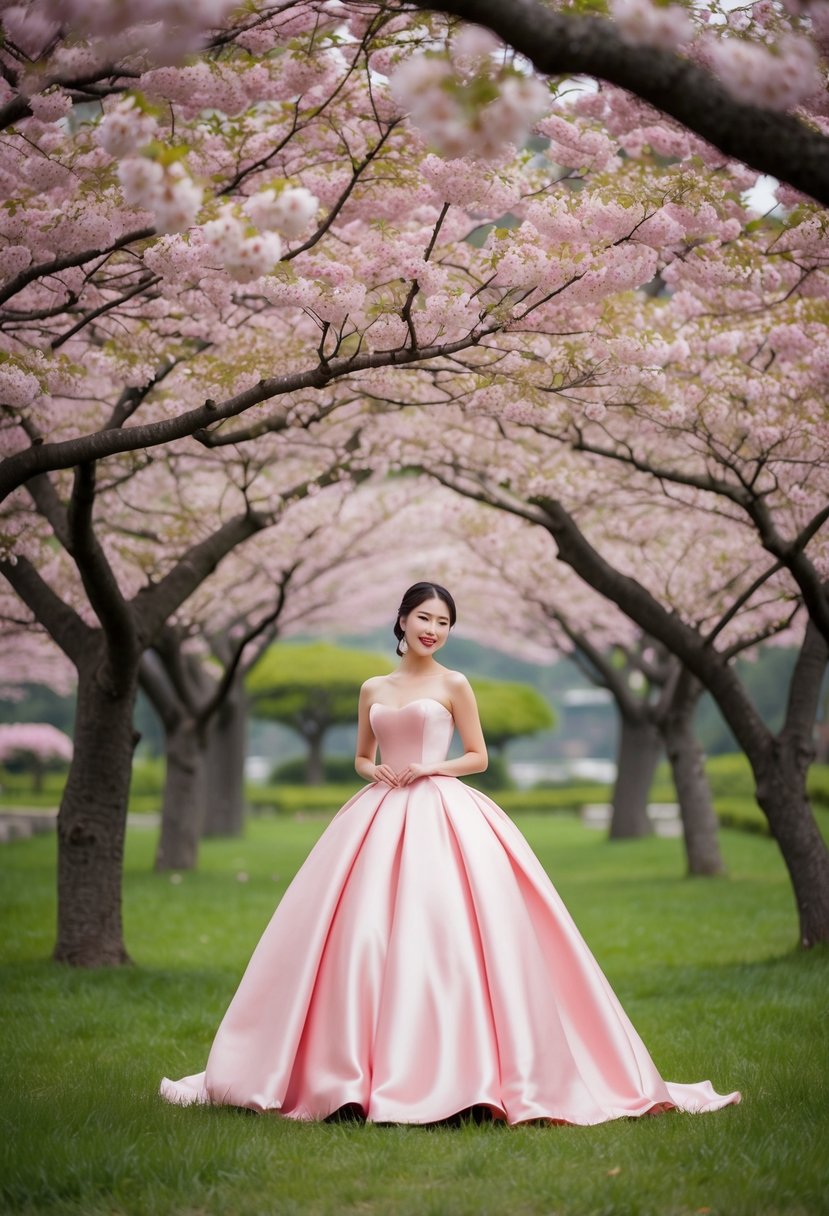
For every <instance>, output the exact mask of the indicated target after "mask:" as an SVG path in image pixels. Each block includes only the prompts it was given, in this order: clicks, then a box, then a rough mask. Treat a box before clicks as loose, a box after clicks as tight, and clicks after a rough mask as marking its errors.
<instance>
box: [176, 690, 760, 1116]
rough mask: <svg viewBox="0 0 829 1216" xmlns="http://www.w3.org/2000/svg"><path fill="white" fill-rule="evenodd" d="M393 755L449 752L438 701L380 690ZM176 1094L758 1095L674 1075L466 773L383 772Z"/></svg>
mask: <svg viewBox="0 0 829 1216" xmlns="http://www.w3.org/2000/svg"><path fill="white" fill-rule="evenodd" d="M371 721H372V726H373V729H374V732H375V734H376V737H377V740H378V742H379V745H380V750H381V755H382V759H383V762H384V763H386V764H389V765H390V766H391V767H392V768H393V769H394V770H395V771H399V770H400V769H402V768H404V767H405V765H407V764H409V763H411V762H412V761H420V762H423V763H426V764H432V763H438V762H440V761H442V760H443V759H445V757H446V754H447V752H448V749H449V744H450V742H451V739H452V734H453V730H454V723H453V720H452V715H451V714H450V712H449V710H448V709H447V708H446V707H445V706H444V705H442V704H441V703H440V702H438V701H435V700H432V699H431V698H421V699H419V700H417V701H413V702H410V703H409V704H408V705H405V706H403V707H402V708H398V709H394V708H391V707H389V706H383V705H373V706H372V708H371ZM161 1094H162V1096H163V1097H164V1098H166V1099H167V1100H168V1101H170V1102H177V1103H191V1102H212V1103H221V1104H226V1105H231V1106H241V1107H249V1108H252V1109H254V1110H258V1111H273V1112H279V1113H281V1114H282V1115H284V1116H287V1117H289V1118H292V1119H308V1120H310V1119H323V1118H325V1117H326V1116H327V1115H329V1114H331V1113H332V1112H334V1111H335V1110H337V1109H338V1108H339V1107H341V1106H344V1105H346V1104H348V1103H356V1104H358V1105H359V1106H360V1107H362V1110H363V1113H364V1114H365V1116H366V1118H367V1119H369V1120H372V1121H375V1122H393V1123H428V1122H432V1121H434V1120H438V1119H443V1118H446V1117H448V1116H450V1115H452V1114H455V1113H456V1112H458V1111H460V1110H464V1109H466V1108H467V1107H470V1106H476V1105H477V1106H488V1107H490V1108H491V1111H492V1114H493V1115H494V1117H496V1118H499V1119H506V1120H507V1121H508V1122H509V1123H520V1122H522V1121H525V1120H530V1119H549V1120H554V1121H556V1122H563V1123H575V1124H593V1123H601V1122H604V1121H605V1120H608V1119H617V1118H621V1117H624V1116H629V1115H644V1114H648V1113H652V1112H656V1111H660V1110H669V1109H671V1108H673V1107H676V1108H678V1109H680V1110H684V1111H710V1110H716V1109H718V1108H719V1107H721V1106H724V1105H726V1104H728V1103H732V1102H739V1100H740V1095H739V1094H738V1093H731V1094H726V1095H721V1094H718V1093H716V1092H715V1091H714V1089H713V1088H712V1086H711V1083H710V1082H709V1081H701V1082H699V1083H697V1084H693V1085H680V1084H674V1083H673V1082H666V1081H663V1080H662V1078H661V1077H660V1075H659V1073H658V1072H657V1070H656V1067H655V1065H654V1063H653V1061H652V1060H651V1058H650V1056H649V1055H648V1052H647V1050H646V1049H645V1046H644V1044H643V1043H642V1041H641V1039H640V1038H639V1036H638V1034H637V1033H636V1031H635V1030H634V1028H633V1026H632V1025H631V1023H630V1021H629V1020H628V1018H627V1016H626V1015H625V1013H624V1011H623V1009H622V1007H621V1005H620V1004H619V1002H618V1000H617V999H616V996H615V995H614V993H613V991H612V990H611V988H610V985H609V984H608V982H607V980H606V979H605V977H604V975H603V974H602V972H601V970H600V969H599V966H598V964H597V963H596V961H595V959H594V958H593V955H592V954H591V953H590V951H589V949H588V948H587V945H586V944H585V942H584V940H583V939H582V937H581V936H580V934H579V932H578V930H577V929H576V927H575V925H574V923H573V921H572V920H571V918H570V915H569V914H568V912H567V910H566V908H565V907H564V905H563V903H562V901H561V899H560V898H559V896H558V894H557V893H556V891H555V889H554V887H553V885H552V883H551V882H550V880H549V878H548V877H547V874H546V872H545V871H544V869H543V868H542V866H541V863H540V862H539V861H538V859H537V858H536V856H535V854H534V853H533V852H532V850H531V848H530V846H529V844H528V843H527V841H526V840H525V839H524V837H523V836H522V834H521V832H520V831H519V830H518V828H517V827H516V826H515V824H514V823H513V822H512V820H511V819H510V818H509V817H508V815H507V814H506V813H505V812H504V811H502V810H501V809H500V807H498V806H497V805H496V804H495V803H494V802H492V801H491V799H489V798H487V797H486V796H485V795H483V794H481V793H478V792H477V791H476V790H473V789H471V788H470V787H469V786H467V785H464V784H463V782H461V781H459V780H458V779H457V778H454V777H421V778H419V779H417V780H416V781H414V782H413V783H412V784H411V785H409V786H408V787H405V788H395V787H392V786H389V785H388V784H385V783H378V784H374V785H369V786H367V787H366V788H365V789H363V790H361V791H360V792H359V793H358V794H356V795H355V796H354V797H353V798H352V799H351V800H350V801H349V802H347V803H346V804H345V806H344V807H342V809H341V810H340V811H338V813H337V814H336V815H335V816H334V818H333V820H332V821H331V823H330V825H329V826H328V827H327V829H326V830H325V832H324V833H323V834H322V836H321V837H320V839H319V840H318V842H317V843H316V845H315V846H314V848H313V849H312V850H311V852H310V854H309V855H308V857H307V859H306V861H305V862H304V864H303V865H302V867H301V869H300V870H299V872H298V873H297V875H296V877H295V878H294V880H293V882H292V883H291V885H290V886H289V888H288V890H287V891H286V892H285V895H284V897H283V899H282V901H281V902H280V904H279V906H278V907H277V909H276V912H275V913H274V916H273V918H272V920H271V922H270V924H269V925H268V927H267V929H266V930H265V932H264V934H263V936H262V938H261V940H260V942H259V944H258V945H257V947H256V949H255V951H254V953H253V957H252V958H251V960H250V963H249V964H248V968H247V970H246V972H245V974H244V976H243V978H242V981H241V983H240V985H239V988H238V990H237V992H236V995H235V996H234V997H233V1000H232V1002H231V1004H230V1007H229V1008H228V1011H227V1013H226V1014H225V1017H224V1020H223V1021H222V1023H221V1025H220V1027H219V1030H218V1032H217V1034H216V1038H215V1040H214V1043H213V1047H212V1049H211V1051H210V1055H209V1058H208V1061H207V1068H206V1071H205V1072H203V1073H199V1074H197V1075H195V1076H190V1077H185V1078H183V1079H182V1080H180V1081H171V1080H169V1079H167V1078H165V1079H164V1080H163V1081H162V1084H161Z"/></svg>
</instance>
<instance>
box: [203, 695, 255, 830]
mask: <svg viewBox="0 0 829 1216" xmlns="http://www.w3.org/2000/svg"><path fill="white" fill-rule="evenodd" d="M247 733H248V705H247V696H246V694H245V689H244V685H243V683H242V680H241V679H239V680H236V681H234V685H233V687H232V688H231V690H230V691H229V693H228V695H227V697H226V699H225V700H224V701H223V702H222V704H221V705H220V706H219V708H218V710H217V712H216V714H215V715H214V717H213V719H212V720H211V723H210V730H209V734H208V745H207V772H208V780H207V788H206V791H205V821H204V835H205V836H241V835H242V831H243V829H244V823H245V757H246V754H247Z"/></svg>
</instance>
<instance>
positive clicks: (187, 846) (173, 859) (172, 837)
mask: <svg viewBox="0 0 829 1216" xmlns="http://www.w3.org/2000/svg"><path fill="white" fill-rule="evenodd" d="M165 743H166V756H167V774H166V778H165V781H164V802H163V804H162V807H161V835H160V837H159V841H158V849H157V851H156V855H155V868H156V870H192V869H194V868H195V865H196V861H197V858H198V852H199V839H200V837H201V829H202V823H203V821H204V803H205V786H206V770H207V763H206V752H205V746H204V734H203V732H202V731H200V730H199V729H198V727H197V726H196V724H195V722H194V721H193V719H192V718H191V717H190V716H189V715H183V716H182V717H181V718H180V719H179V720H178V722H177V723H176V724H175V725H174V726H169V727H168V729H167V731H166V736H165Z"/></svg>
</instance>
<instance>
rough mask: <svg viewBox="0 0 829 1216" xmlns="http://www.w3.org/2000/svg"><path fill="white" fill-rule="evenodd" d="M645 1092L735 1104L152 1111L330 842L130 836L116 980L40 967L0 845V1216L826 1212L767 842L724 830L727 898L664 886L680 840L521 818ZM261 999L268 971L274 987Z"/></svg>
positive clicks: (29, 897)
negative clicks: (170, 866)
mask: <svg viewBox="0 0 829 1216" xmlns="http://www.w3.org/2000/svg"><path fill="white" fill-rule="evenodd" d="M518 822H519V825H520V827H521V828H522V830H523V831H524V833H525V834H526V835H527V837H528V839H529V840H530V842H531V844H532V845H533V847H534V848H535V850H536V851H537V853H538V855H539V857H540V858H541V860H542V861H543V863H544V864H545V865H546V867H547V868H548V870H549V872H550V873H551V875H552V876H553V878H554V880H555V882H556V885H557V886H558V889H559V890H560V892H561V894H562V895H563V897H564V898H565V900H566V902H567V903H568V905H569V907H570V909H571V911H572V912H573V914H574V916H575V917H576V920H577V922H578V923H579V925H580V927H581V929H582V932H583V933H584V935H585V937H586V938H587V941H588V942H589V943H590V945H591V947H592V948H593V950H594V952H595V953H596V955H597V957H598V959H599V962H600V963H601V965H602V966H603V967H604V969H605V971H606V973H607V975H608V977H609V979H610V981H611V983H612V984H613V985H614V987H615V989H616V991H617V992H618V994H619V996H620V997H621V999H622V1001H623V1004H624V1005H625V1007H626V1009H627V1010H628V1012H629V1013H630V1015H631V1017H632V1018H633V1021H634V1023H635V1025H636V1026H637V1028H638V1029H639V1031H640V1033H641V1034H642V1036H643V1038H644V1039H645V1042H646V1043H647V1045H648V1047H649V1048H650V1050H651V1052H652V1054H653V1056H654V1058H655V1059H656V1061H657V1064H658V1065H659V1067H660V1069H661V1071H662V1073H663V1075H665V1076H666V1077H668V1078H669V1079H671V1080H700V1079H703V1078H706V1077H710V1079H711V1080H712V1081H713V1083H714V1085H715V1086H716V1087H717V1088H719V1089H721V1090H727V1089H731V1088H739V1089H741V1090H742V1092H743V1103H742V1105H741V1106H739V1107H731V1108H728V1109H726V1110H724V1111H721V1112H718V1113H716V1114H711V1115H700V1116H690V1115H678V1114H670V1115H664V1116H660V1117H658V1118H652V1119H640V1120H629V1121H618V1122H614V1123H611V1124H606V1125H603V1126H600V1127H594V1128H566V1127H516V1128H507V1127H504V1126H503V1125H498V1124H496V1125H492V1124H490V1125H487V1124H484V1125H480V1126H479V1125H476V1124H474V1123H469V1122H467V1123H464V1124H462V1125H461V1126H460V1127H445V1126H440V1127H407V1126H399V1127H382V1126H381V1127H377V1126H373V1125H370V1124H368V1125H359V1124H349V1123H331V1124H325V1123H320V1124H301V1123H295V1122H293V1121H290V1120H282V1119H279V1118H278V1117H269V1116H264V1117H262V1116H254V1115H249V1114H246V1113H243V1112H237V1111H233V1110H229V1109H221V1108H217V1109H200V1108H197V1109H192V1108H191V1109H179V1108H175V1107H169V1106H167V1105H165V1104H164V1103H162V1102H161V1101H160V1100H159V1099H158V1098H157V1097H156V1087H157V1085H158V1080H159V1078H160V1077H161V1075H162V1074H165V1073H166V1074H167V1075H170V1076H180V1075H182V1074H184V1073H186V1072H191V1071H197V1070H199V1069H201V1068H202V1067H203V1066H204V1062H205V1059H206V1055H207V1051H208V1048H209V1045H210V1041H211V1038H212V1034H213V1032H214V1030H215V1028H216V1025H217V1022H218V1020H219V1018H220V1017H221V1015H222V1013H223V1011H224V1008H225V1006H226V1004H227V1001H228V999H229V998H230V996H231V995H232V993H233V990H234V988H235V985H236V983H237V981H238V978H239V975H240V973H241V970H242V969H243V967H244V965H245V962H246V961H247V958H248V956H249V953H250V951H251V949H252V947H253V945H254V944H255V942H256V940H257V938H258V935H259V934H260V932H261V930H262V928H263V927H264V925H265V923H266V922H267V919H268V917H269V916H270V913H271V911H272V909H273V906H274V904H275V903H276V901H277V900H278V898H279V897H280V895H281V893H282V891H283V890H284V888H285V885H286V884H287V882H288V881H289V879H290V877H291V876H292V875H293V873H294V872H295V870H296V868H297V866H298V865H299V864H300V862H301V861H302V859H303V857H304V856H305V854H306V853H307V851H308V849H309V848H310V847H311V845H312V843H313V841H314V840H315V839H316V837H317V836H318V834H319V832H320V831H321V830H322V828H323V827H324V825H325V820H324V819H313V818H305V819H304V820H300V821H297V820H290V819H273V818H268V819H262V820H258V821H254V822H253V823H252V824H251V825H250V829H249V834H248V836H247V838H246V839H245V840H243V841H237V842H217V841H211V842H207V843H206V844H205V845H204V847H203V850H202V864H201V868H200V870H199V872H198V873H195V874H185V875H182V876H180V881H177V882H176V881H173V880H172V878H171V877H170V876H163V875H156V874H154V873H152V871H151V864H152V852H153V845H154V833H152V832H150V831H148V830H146V829H140V828H137V829H133V830H131V832H130V835H129V840H128V855H127V876H126V884H125V908H124V913H125V927H126V936H127V941H128V945H129V948H130V950H131V952H132V955H133V957H134V959H135V961H136V964H137V966H135V967H132V968H125V969H121V970H119V971H114V972H78V971H73V970H71V969H68V968H62V967H56V966H54V965H53V964H51V963H49V962H48V961H46V960H47V956H48V953H49V950H50V948H51V945H52V937H53V923H54V895H53V878H54V848H55V844H54V839H53V838H52V837H37V838H34V839H32V840H28V841H20V842H17V843H14V844H10V845H6V846H3V847H2V848H0V909H1V910H2V924H3V927H4V931H3V934H2V940H0V1011H1V1013H0V1016H2V1026H3V1030H2V1038H0V1060H2V1066H3V1077H4V1084H3V1086H2V1092H1V1094H0V1211H3V1212H10V1213H11V1212H14V1213H21V1214H29V1216H32V1214H34V1213H65V1214H67V1216H69V1214H72V1216H81V1214H83V1216H104V1214H107V1216H168V1214H172V1213H176V1214H180V1216H208V1214H210V1216H213V1214H216V1216H263V1214H266V1216H270V1214H280V1216H281V1214H283V1213H285V1214H297V1216H299V1214H300V1213H301V1214H303V1216H305V1214H311V1216H323V1214H329V1213H330V1214H332V1216H333V1214H335V1213H336V1214H337V1216H339V1214H340V1213H348V1214H354V1216H358V1214H359V1216H467V1214H468V1216H496V1214H498V1216H500V1214H504V1216H507V1214H509V1216H513V1214H516V1216H524V1214H527V1216H536V1214H537V1216H542V1214H543V1216H617V1214H618V1216H694V1214H698V1213H710V1214H711V1216H783V1214H784V1213H785V1214H786V1216H818V1214H820V1213H826V1212H827V1211H829V1201H828V1200H827V1196H829V1165H827V1162H829V1154H827V1150H826V1145H827V1143H829V1103H828V1102H827V1092H829V1060H827V992H829V952H827V951H826V950H821V951H815V952H813V953H812V954H810V955H805V956H804V955H799V954H797V953H795V952H794V951H793V950H792V945H793V942H794V939H795V932H796V926H795V917H794V908H793V903H792V898H791V894H790V889H789V885H788V882H787V879H786V875H785V872H784V869H783V866H782V863H781V861H780V859H779V854H778V852H777V850H776V848H775V846H774V845H773V844H772V843H771V842H770V841H769V840H767V839H765V838H763V837H760V836H752V835H747V834H742V833H735V832H725V833H724V834H723V842H722V843H723V848H724V851H725V854H726V857H727V860H728V864H729V868H730V877H729V878H728V879H725V880H723V879H717V880H707V881H702V880H696V881H688V880H686V879H684V878H682V877H681V874H682V856H681V844H680V842H679V841H675V840H663V839H648V840H644V841H636V842H625V843H619V844H615V845H610V844H608V843H607V842H606V841H604V840H603V839H602V837H601V835H600V834H597V833H592V832H588V831H586V830H584V829H582V828H581V827H580V825H579V824H578V822H577V821H576V820H574V819H570V818H567V817H562V816H529V815H528V816H524V817H521V818H519V820H518ZM275 982H279V977H275Z"/></svg>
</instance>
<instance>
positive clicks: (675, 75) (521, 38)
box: [412, 0, 829, 204]
mask: <svg viewBox="0 0 829 1216" xmlns="http://www.w3.org/2000/svg"><path fill="white" fill-rule="evenodd" d="M412 2H413V3H414V4H415V6H416V7H417V8H421V9H426V10H431V11H438V12H442V13H447V14H449V15H451V16H454V17H461V18H462V19H463V20H464V21H472V22H475V23H476V24H477V25H484V26H487V27H488V28H489V29H491V30H492V31H493V32H494V33H495V34H497V35H498V36H499V37H500V38H502V39H503V40H504V42H505V43H506V44H507V45H508V46H511V47H513V48H514V49H515V50H516V51H518V52H519V53H520V54H522V55H525V56H526V57H527V59H529V60H530V62H531V63H532V64H533V65H534V66H535V67H536V68H537V69H538V71H539V72H542V73H544V74H545V75H549V76H561V75H578V74H583V75H586V76H593V77H596V78H597V79H599V80H606V81H608V83H610V84H615V85H619V86H620V87H621V88H623V89H627V90H629V91H630V92H631V93H633V94H635V95H636V96H637V97H641V98H642V100H643V101H647V102H649V103H650V104H651V105H653V106H655V107H656V108H657V109H658V110H661V111H662V112H663V113H664V114H669V115H671V117H672V118H675V119H677V120H678V121H679V122H681V123H682V124H683V125H684V126H686V127H687V128H688V129H689V130H691V131H695V132H696V134H697V135H701V136H702V138H703V139H706V140H708V141H709V143H711V144H713V145H714V146H715V147H717V148H719V149H720V150H721V151H722V152H724V153H725V155H726V156H729V157H733V158H734V159H736V160H741V161H744V162H745V164H747V165H751V166H752V168H754V169H757V170H759V171H760V172H761V173H769V174H771V175H772V176H773V177H777V178H779V179H780V180H781V181H784V182H788V183H789V185H791V186H794V187H795V189H797V190H801V191H803V193H804V194H809V195H811V196H812V198H814V199H816V200H817V201H818V202H820V203H823V204H829V140H828V139H827V138H826V136H824V135H820V134H819V133H818V132H817V131H815V130H813V129H812V128H810V127H808V126H807V125H806V124H805V123H804V122H801V120H800V119H798V118H794V117H793V116H792V115H790V114H785V113H778V112H776V111H772V110H764V109H760V108H759V107H758V106H753V105H746V104H744V103H743V102H740V101H737V100H736V99H735V98H734V97H732V96H731V94H730V93H729V92H728V91H727V90H726V89H725V88H723V86H722V85H721V84H720V82H719V81H718V80H717V79H716V77H714V76H712V75H711V74H710V73H709V72H707V71H705V70H704V69H703V68H700V67H697V66H696V64H694V63H692V62H691V61H690V60H688V59H685V58H683V57H682V56H681V55H680V54H678V53H676V52H672V51H666V50H661V49H658V48H656V47H652V46H634V45H631V44H630V43H628V42H625V41H623V40H622V38H620V36H619V34H618V32H617V29H616V27H615V26H614V25H613V23H612V22H610V21H607V20H606V19H600V18H596V17H589V16H584V17H583V16H578V15H576V14H573V13H570V12H567V13H561V12H556V11H555V10H554V9H552V8H549V7H547V5H545V4H542V3H540V2H539V0H510V3H509V4H508V5H506V4H504V3H503V0H443V2H442V3H439V4H435V3H430V2H429V0H412Z"/></svg>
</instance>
